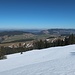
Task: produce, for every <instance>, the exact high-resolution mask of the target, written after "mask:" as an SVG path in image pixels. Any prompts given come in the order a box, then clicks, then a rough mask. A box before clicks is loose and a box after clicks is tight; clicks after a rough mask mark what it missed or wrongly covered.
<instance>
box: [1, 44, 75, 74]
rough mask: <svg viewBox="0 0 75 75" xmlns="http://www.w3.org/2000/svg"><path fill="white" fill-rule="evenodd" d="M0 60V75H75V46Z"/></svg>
mask: <svg viewBox="0 0 75 75" xmlns="http://www.w3.org/2000/svg"><path fill="white" fill-rule="evenodd" d="M7 58H8V59H6V60H0V75H75V45H69V46H63V47H54V48H47V49H43V50H33V51H29V52H25V53H23V54H22V55H21V54H20V53H18V54H12V55H8V56H7Z"/></svg>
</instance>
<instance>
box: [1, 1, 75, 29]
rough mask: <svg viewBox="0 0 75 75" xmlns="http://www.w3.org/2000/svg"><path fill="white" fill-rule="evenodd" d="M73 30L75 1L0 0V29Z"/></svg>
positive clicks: (74, 25) (74, 24)
mask: <svg viewBox="0 0 75 75" xmlns="http://www.w3.org/2000/svg"><path fill="white" fill-rule="evenodd" d="M43 28H44V29H50V28H73V29H74V28H75V0H0V29H43Z"/></svg>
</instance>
